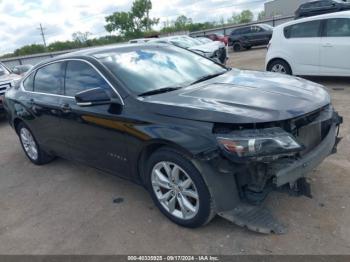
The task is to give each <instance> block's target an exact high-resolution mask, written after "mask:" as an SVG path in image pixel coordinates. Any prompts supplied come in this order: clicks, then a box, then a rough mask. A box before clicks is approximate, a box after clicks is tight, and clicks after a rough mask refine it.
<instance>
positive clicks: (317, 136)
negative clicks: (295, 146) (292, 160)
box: [294, 107, 333, 155]
mask: <svg viewBox="0 0 350 262" xmlns="http://www.w3.org/2000/svg"><path fill="white" fill-rule="evenodd" d="M332 114H333V110H332V108H331V107H329V108H326V109H324V110H323V111H321V112H317V113H316V114H312V115H309V116H307V117H306V119H304V120H303V121H304V123H303V124H302V125H299V126H298V128H297V130H296V132H295V134H294V135H295V138H296V139H297V141H298V142H299V143H301V144H303V145H304V146H305V149H304V151H303V152H301V154H302V155H303V154H306V153H308V152H310V151H311V150H313V149H314V148H315V147H316V146H318V145H319V144H320V143H321V141H322V140H323V139H324V138H325V137H326V136H327V134H328V132H329V130H330V128H331V125H332ZM298 121H301V122H303V121H302V119H299V120H298Z"/></svg>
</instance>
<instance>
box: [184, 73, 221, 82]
mask: <svg viewBox="0 0 350 262" xmlns="http://www.w3.org/2000/svg"><path fill="white" fill-rule="evenodd" d="M225 73H226V72H222V73H216V74H212V75H206V76H203V77H201V78H199V79H197V80H196V81H194V82H192V83H191V84H190V85H194V84H198V83H200V82H203V81H205V80H209V79H212V78H214V77H217V76H220V75H223V74H225Z"/></svg>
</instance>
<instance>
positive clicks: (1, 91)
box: [0, 83, 11, 96]
mask: <svg viewBox="0 0 350 262" xmlns="http://www.w3.org/2000/svg"><path fill="white" fill-rule="evenodd" d="M10 87H11V84H10V83H7V84H1V85H0V96H2V95H3V94H5V92H6V90H7V89H8V88H10Z"/></svg>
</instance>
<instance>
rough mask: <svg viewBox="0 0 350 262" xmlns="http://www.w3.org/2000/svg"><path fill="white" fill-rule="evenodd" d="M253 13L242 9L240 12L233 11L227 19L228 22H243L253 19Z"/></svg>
mask: <svg viewBox="0 0 350 262" xmlns="http://www.w3.org/2000/svg"><path fill="white" fill-rule="evenodd" d="M253 18H254V14H253V13H252V11H250V10H243V11H242V12H241V13H240V14H237V13H233V14H232V17H231V18H229V19H228V22H229V23H230V24H245V23H250V22H252V21H253Z"/></svg>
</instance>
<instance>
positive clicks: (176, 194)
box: [146, 148, 215, 228]
mask: <svg viewBox="0 0 350 262" xmlns="http://www.w3.org/2000/svg"><path fill="white" fill-rule="evenodd" d="M146 170H147V180H146V185H147V188H148V190H149V192H150V194H151V196H152V199H153V201H154V203H155V205H156V206H157V207H158V208H159V209H160V211H161V212H162V213H163V214H164V215H165V216H166V217H168V218H169V219H170V220H171V221H173V222H174V223H176V224H178V225H180V226H183V227H189V228H196V227H199V226H202V225H204V224H206V223H209V222H210V220H211V219H212V218H213V217H214V216H215V212H214V208H213V205H212V199H211V196H210V193H209V190H208V188H207V185H206V184H205V182H204V180H203V178H202V176H201V174H200V173H199V171H198V170H197V168H196V167H195V166H194V165H193V164H192V162H191V161H190V159H188V158H187V157H185V156H184V155H183V154H180V153H178V152H177V151H175V150H173V149H171V148H162V149H160V150H158V151H156V152H155V153H154V154H153V155H152V156H151V157H150V158H149V160H148V163H147V169H146Z"/></svg>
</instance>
